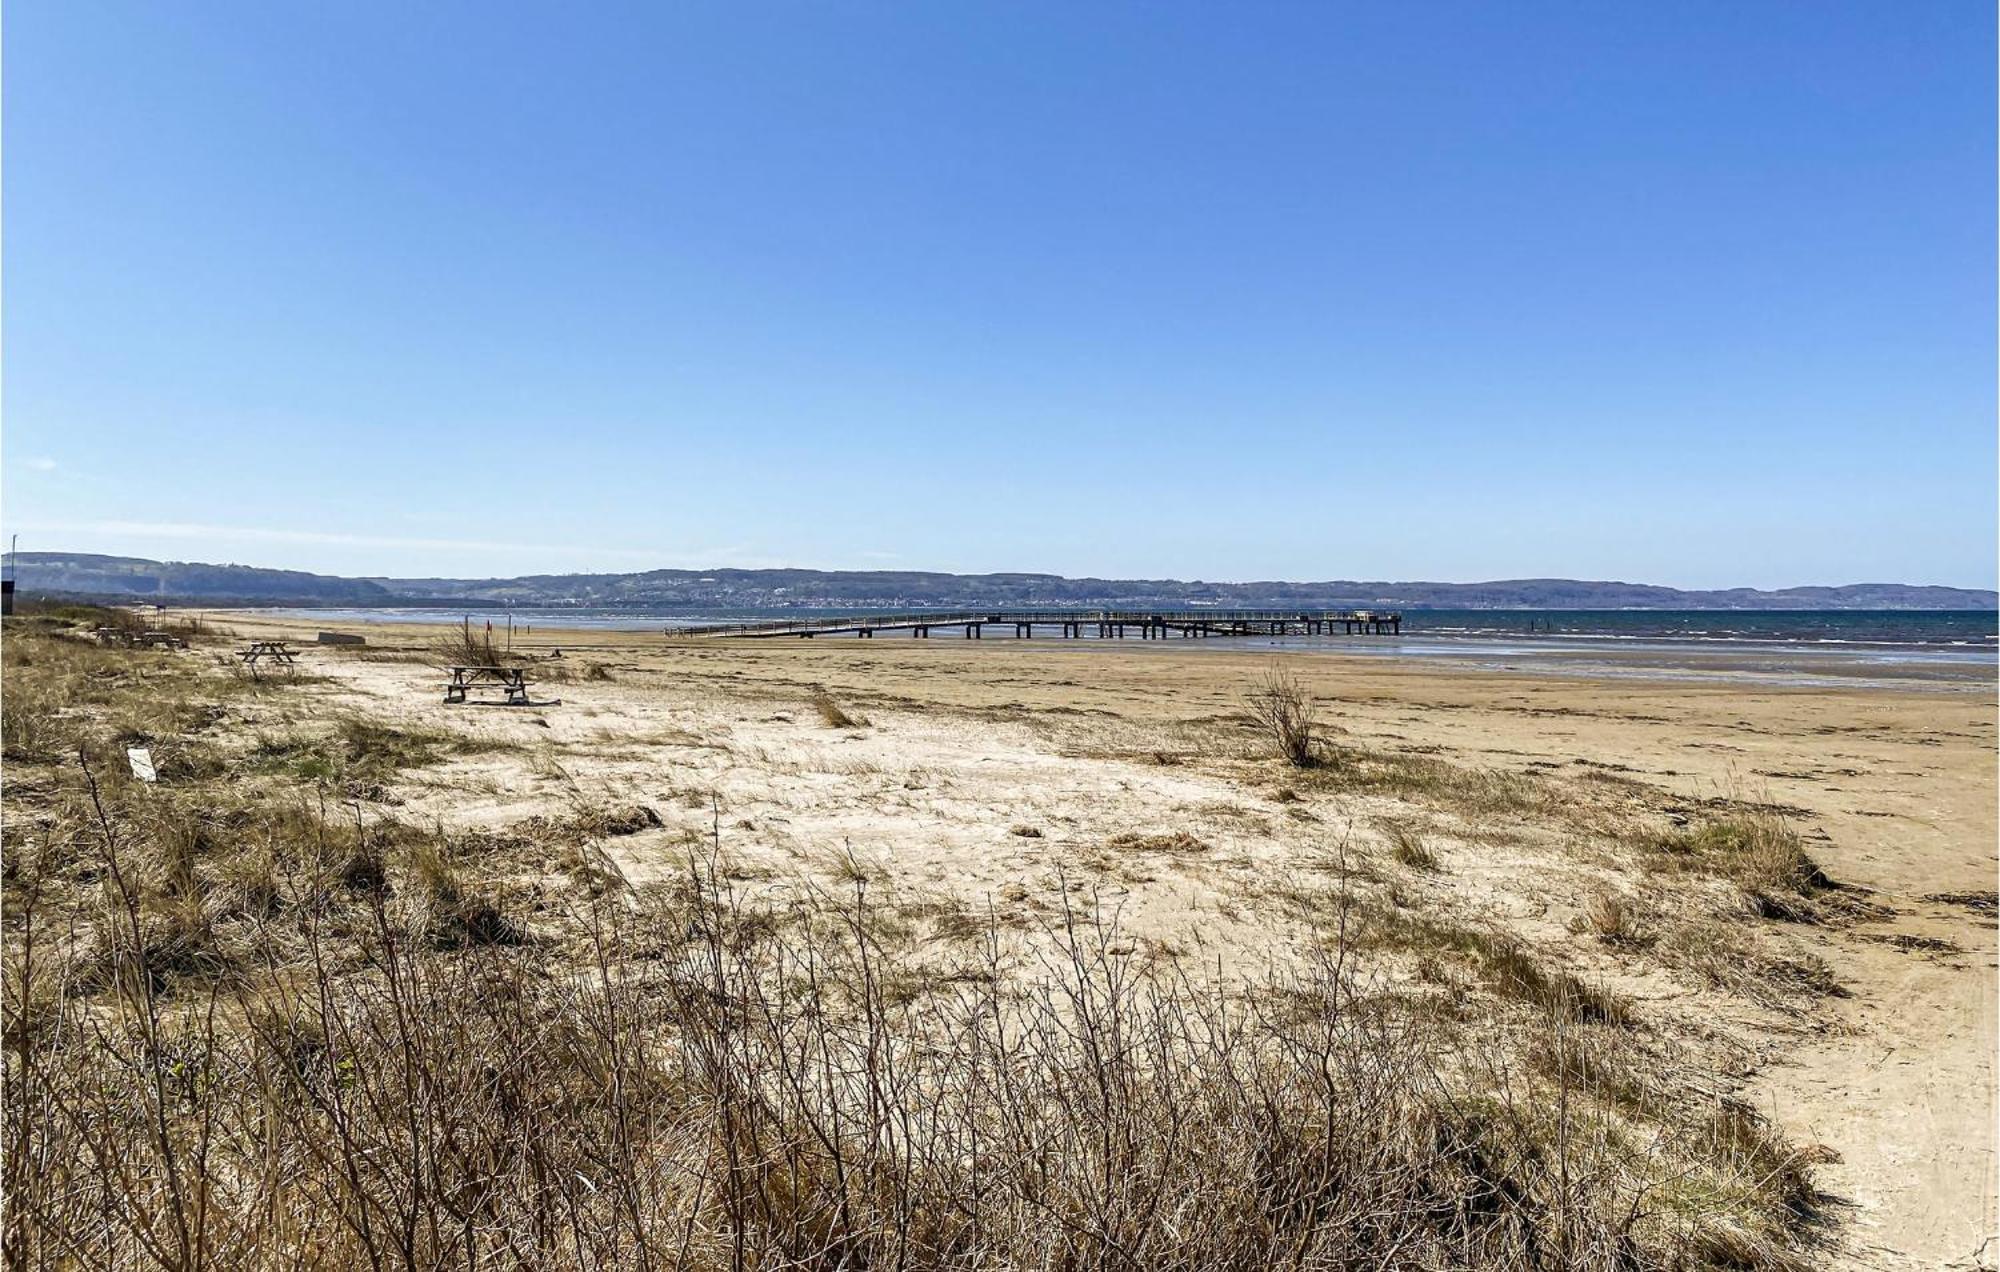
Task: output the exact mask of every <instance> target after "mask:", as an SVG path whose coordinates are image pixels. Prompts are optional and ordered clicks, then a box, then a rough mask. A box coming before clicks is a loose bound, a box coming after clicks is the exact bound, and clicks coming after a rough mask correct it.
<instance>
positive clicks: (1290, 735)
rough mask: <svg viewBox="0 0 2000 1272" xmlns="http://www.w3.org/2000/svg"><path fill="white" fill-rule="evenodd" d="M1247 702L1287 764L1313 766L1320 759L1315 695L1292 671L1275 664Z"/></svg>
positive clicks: (1253, 715)
mask: <svg viewBox="0 0 2000 1272" xmlns="http://www.w3.org/2000/svg"><path fill="white" fill-rule="evenodd" d="M1244 705H1245V706H1246V707H1247V708H1248V709H1249V712H1250V716H1251V718H1252V719H1253V720H1255V721H1256V722H1257V725H1258V726H1259V727H1260V728H1261V729H1262V730H1263V731H1264V733H1265V735H1266V736H1267V737H1268V738H1269V739H1270V741H1271V745H1272V747H1273V748H1274V749H1275V750H1276V751H1277V753H1278V757H1279V758H1280V759H1282V760H1284V761H1285V763H1287V764H1290V765H1292V766H1293V767H1294V768H1311V767H1312V766H1313V765H1314V764H1316V763H1318V762H1319V756H1318V753H1317V747H1316V743H1315V741H1314V738H1313V730H1314V729H1315V728H1316V727H1317V725H1318V716H1317V713H1316V710H1315V708H1314V705H1313V699H1312V695H1311V694H1310V693H1309V692H1307V690H1306V687H1305V685H1304V683H1303V682H1302V681H1300V680H1299V678H1298V677H1297V676H1295V675H1293V674H1292V672H1291V671H1290V670H1288V669H1286V668H1284V667H1275V666H1274V667H1272V668H1270V669H1269V670H1268V671H1266V672H1265V673H1264V679H1263V682H1262V683H1261V684H1260V685H1259V686H1258V687H1257V689H1255V690H1254V691H1252V692H1251V693H1250V694H1249V695H1248V696H1247V697H1246V698H1245V699H1244Z"/></svg>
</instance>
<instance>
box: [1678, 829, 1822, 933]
mask: <svg viewBox="0 0 2000 1272" xmlns="http://www.w3.org/2000/svg"><path fill="white" fill-rule="evenodd" d="M1641 842H1642V845H1643V846H1644V847H1645V848H1647V849H1648V850H1650V861H1651V863H1652V865H1653V866H1654V867H1655V868H1657V869H1663V870H1671V871H1681V872H1691V873H1698V874H1708V875H1713V876H1717V877H1720V878H1724V879H1728V880H1730V881H1731V882H1733V883H1735V884H1736V885H1737V886H1738V887H1740V888H1742V889H1743V891H1744V893H1745V895H1747V896H1748V897H1749V898H1750V900H1751V903H1752V905H1753V906H1754V907H1755V908H1756V910H1757V912H1758V913H1759V914H1761V915H1762V916H1763V917H1765V918H1772V919H1783V920H1786V921H1790V922H1813V921H1815V920H1817V919H1818V918H1819V917H1820V910H1819V908H1818V907H1817V906H1815V905H1814V904H1813V899H1814V898H1815V897H1818V896H1819V895H1821V894H1823V893H1827V892H1831V891H1833V890H1834V889H1835V887H1836V885H1835V884H1834V882H1833V881H1832V880H1831V879H1829V878H1827V876H1826V872H1825V871H1823V870H1821V869H1820V867H1819V864H1818V863H1817V862H1815V861H1814V860H1813V859H1812V857H1811V856H1810V855H1808V854H1807V852H1806V850H1805V845H1804V843H1803V842H1802V841H1801V840H1800V838H1799V834H1798V832H1797V831H1796V830H1794V829H1792V827H1791V826H1790V824H1788V823H1787V822H1786V821H1785V819H1784V818H1782V817H1780V816H1778V815H1777V814H1775V813H1766V812H1746V813H1741V814H1738V815H1736V816H1733V817H1728V818H1723V819H1721V820H1717V821H1711V822H1707V823H1705V824H1703V825H1701V826H1699V827H1695V828H1692V829H1675V830H1671V831H1667V832H1663V833H1662V832H1654V833H1651V834H1648V835H1646V836H1644V837H1643V838H1642V840H1641Z"/></svg>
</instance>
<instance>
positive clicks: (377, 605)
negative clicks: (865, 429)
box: [13, 552, 2000, 614]
mask: <svg viewBox="0 0 2000 1272" xmlns="http://www.w3.org/2000/svg"><path fill="white" fill-rule="evenodd" d="M13 567H14V574H15V578H16V580H17V588H18V590H19V592H20V594H21V595H22V596H24V597H27V596H45V597H51V598H76V599H90V600H101V601H112V602H125V603H134V602H144V603H160V604H177V605H229V606H259V607H268V606H339V607H348V608H355V609H407V608H416V609H423V608H454V609H461V610H463V609H498V608H516V609H522V610H538V611H541V610H562V611H568V610H579V609H608V608H616V609H628V610H635V611H656V612H659V613H663V614H665V613H686V612H689V611H695V610H723V609H726V610H732V611H764V612H770V611H785V612H792V611H804V610H854V609H922V608H929V607H978V606H984V605H993V606H1010V607H1028V606H1032V607H1043V608H1092V607H1101V608H1125V609H1130V608H1139V607H1144V606H1149V605H1159V606H1174V607H1190V606H1203V605H1217V606H1231V607H1242V608H1251V607H1257V608H1262V607H1269V608H1289V607H1294V606H1296V607H1302V608H1393V609H1402V610H1411V611H1417V610H1423V611H1451V612H1478V611H1494V612H1505V611H1517V612H1532V613H1539V614H1556V613H1582V612H1588V613H1613V612H1632V613H1645V612H1722V613H1756V612H1786V611H1790V612H1800V613H1803V612H1837V611H1857V612H1858V611H1873V612H1893V611H1912V612H1985V611H1996V610H2000V594H1996V593H1995V592H1994V591H1993V590H1991V589H1983V588H1958V587H1938V586H1929V585H1922V584H1904V583H1857V584H1844V585H1839V586H1807V587H1791V588H1779V589H1770V590H1765V589H1757V588H1723V589H1708V590H1692V589H1682V588H1670V587H1660V586H1656V585H1651V584H1642V583H1624V582H1616V581H1593V580H1578V579H1550V578H1538V579H1502V580H1495V581H1491V582H1482V583H1433V582H1390V581H1360V580H1326V581H1319V582H1288V581H1282V580H1269V581H1259V582H1243V583H1214V582H1204V581H1200V580H1195V581H1183V580H1178V579H1102V578H1066V577H1063V576H1061V575H1055V574H1030V573H1004V574H949V573H941V572H925V571H908V570H891V571H880V570H789V569H765V570H737V569H713V570H685V569H661V570H646V571H638V572H631V573H622V574H536V575H523V576H520V577H517V578H489V579H451V578H417V579H397V578H384V577H372V578H348V577H342V576H339V575H327V574H312V573H307V572H305V571H298V570H276V569H267V568H263V567H257V566H247V565H234V564H209V563H203V562H180V561H155V560H150V559H147V558H143V557H118V556H104V555H99V554H93V553H74V552H22V553H19V554H17V555H16V556H15V557H14V559H13Z"/></svg>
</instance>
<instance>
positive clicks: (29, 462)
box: [14, 455, 56, 473]
mask: <svg viewBox="0 0 2000 1272" xmlns="http://www.w3.org/2000/svg"><path fill="white" fill-rule="evenodd" d="M14 462H15V463H16V464H18V465H20V466H21V467H22V468H25V469H27V470H29V471H30V472H37V473H52V472H54V471H55V470H56V461H54V460H53V459H50V458H49V457H48V456H47V455H28V456H24V457H23V458H20V459H17V460H15V461H14Z"/></svg>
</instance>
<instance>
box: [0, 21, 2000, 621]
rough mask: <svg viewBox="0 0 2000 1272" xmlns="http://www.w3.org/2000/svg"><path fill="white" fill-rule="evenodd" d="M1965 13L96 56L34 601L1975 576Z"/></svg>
mask: <svg viewBox="0 0 2000 1272" xmlns="http://www.w3.org/2000/svg"><path fill="white" fill-rule="evenodd" d="M1994 35H1995V33H1994V9H1993V6H1992V5H1991V4H1989V3H1986V2H1985V0H1926V2H1924V3H1907V2H1905V0H1881V2H1880V3H1869V4H1853V3H1792V2H1784V3H1779V2H1775V0H1771V2H1761V3H1759V2H1747V3H1746V2H1745V0H1726V2H1720V0H1719V2H1716V3H1672V4H1646V3H1637V2H1634V3H1603V2H1601V0H1590V2H1588V3H1575V4H1563V3H1544V2H1541V0H1537V2H1535V3H1526V4H1513V3H1505V4H1503V3H1488V2H1481V3H1469V4H1454V3H1441V2H1437V0H1426V2H1425V3H1421V4H1400V3H1389V2H1386V0H1382V2H1374V3H1367V4H1335V3H1297V4H1216V3H1200V4H1188V5H1172V4H1155V3H1146V4H1096V3H1090V4H1077V3H1072V2H1070V0H1061V2H1060V3H1047V4H1038V3H1017V2H1013V0H1009V2H1007V3H994V4H990V5H976V4H972V3H947V4H888V3H878V4H866V5H856V4H843V3H817V2H816V3H810V4H807V3H800V4H784V5H763V4H744V3H727V4H714V5H696V4H673V5H659V4H643V5H641V4H634V5H630V6H622V5H614V4H609V3H593V4H587V5H555V4H543V3H533V4H528V3H522V4H511V5H510V4H499V3H477V4H465V5H451V4H442V3H425V4H422V5H412V4H404V3H394V4H387V3H362V2H358V0H341V2H340V3H336V4H310V5H309V4H268V3H262V2H253V0H244V2H243V3H232V4H217V3H198V2H196V0H176V2H175V3H154V2H152V0H147V2H145V3H76V2H74V0H12V2H11V3H9V4H8V6H7V12H6V29H5V68H4V70H5V138H4V143H5V192H4V200H5V205H4V213H5V298H4V299H5V330H4V337H5V403H4V405H5V453H4V459H5V508H4V516H3V517H0V524H4V529H5V530H6V531H9V532H13V531H18V532H19V533H20V534H21V536H22V547H23V548H28V547H35V548H47V549H55V548H63V549H72V550H85V551H110V552H124V553H133V554H138V555H145V556H158V557H169V558H174V559H183V560H235V561H243V562H247V563H252V564H263V565H282V566H292V567H297V568H305V569H316V570H324V571H333V572H340V573H390V574H406V575H407V574H481V575H484V574H513V573H523V572H530V571H564V570H587V569H600V570H629V569H641V568H648V567H653V566H668V565H673V566H719V565H776V564H795V565H813V566H823V567H855V568H937V569H954V570H994V569H1034V570H1053V571H1059V572H1064V573H1071V574H1080V573H1095V574H1104V575H1148V576H1161V575H1167V576H1176V577H1182V578H1194V577H1200V578H1208V579H1248V578H1329V577H1361V578H1381V577H1387V578H1403V579H1412V578H1423V579H1445V580H1468V579H1482V578H1497V577H1509V576H1523V575H1568V576H1580V577H1590V578H1622V579H1631V580H1639V581H1647V582H1661V583H1671V584H1681V585H1695V586H1700V585H1738V584H1742V585H1756V586H1771V585H1785V584H1793V583H1807V582H1814V583H1843V582H1855V581H1878V580H1883V581H1905V582H1935V583H1953V584H1960V585H1970V586H1991V585H1992V584H1993V581H1994V577H1995V387H1994V385H1995V352H1994V350H1995V320H1994V314H1995V307H1994V279H1995V259H1994V235H1995V197H1994V196H1995V187H1994V160H1995V150H1994V146H1995V138H1994Z"/></svg>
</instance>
